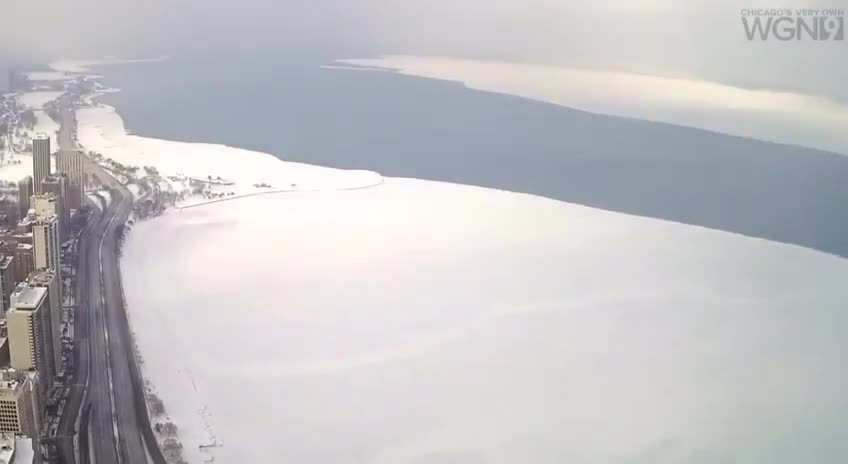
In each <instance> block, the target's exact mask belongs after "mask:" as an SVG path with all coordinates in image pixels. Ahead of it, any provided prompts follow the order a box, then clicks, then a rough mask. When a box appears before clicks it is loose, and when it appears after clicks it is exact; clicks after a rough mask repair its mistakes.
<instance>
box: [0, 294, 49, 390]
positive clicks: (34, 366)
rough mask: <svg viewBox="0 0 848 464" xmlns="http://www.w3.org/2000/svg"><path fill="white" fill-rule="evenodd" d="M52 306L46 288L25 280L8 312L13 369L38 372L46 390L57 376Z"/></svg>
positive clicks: (7, 322) (42, 387)
mask: <svg viewBox="0 0 848 464" xmlns="http://www.w3.org/2000/svg"><path fill="white" fill-rule="evenodd" d="M49 305H50V303H49V300H48V297H47V289H46V288H43V287H33V286H31V285H29V284H28V283H26V282H24V283H21V284H19V285H18V286H17V287H16V288H15V291H14V292H13V293H12V297H11V309H9V311H8V312H7V313H6V324H7V330H8V332H9V355H10V358H11V361H12V362H11V364H12V368H14V369H16V370H21V371H29V370H34V371H36V372H38V378H39V379H40V380H41V382H40V385H39V389H40V390H41V392H42V393H46V391H47V390H49V389H50V387H52V386H53V378H54V377H55V375H56V365H55V363H54V358H53V337H52V336H51V333H52V329H51V327H50V308H49ZM42 396H44V395H42Z"/></svg>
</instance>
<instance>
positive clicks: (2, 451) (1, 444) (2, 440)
mask: <svg viewBox="0 0 848 464" xmlns="http://www.w3.org/2000/svg"><path fill="white" fill-rule="evenodd" d="M14 458H15V434H14V433H10V432H3V433H0V464H10V463H13V462H15V461H13V460H12V459H14Z"/></svg>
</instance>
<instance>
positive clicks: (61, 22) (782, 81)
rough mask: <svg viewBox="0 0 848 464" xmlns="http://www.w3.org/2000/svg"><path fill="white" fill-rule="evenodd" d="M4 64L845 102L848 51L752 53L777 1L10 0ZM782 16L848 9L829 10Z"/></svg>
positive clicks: (810, 2)
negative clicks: (478, 71) (459, 74)
mask: <svg viewBox="0 0 848 464" xmlns="http://www.w3.org/2000/svg"><path fill="white" fill-rule="evenodd" d="M7 2H10V3H8V4H7V5H6V6H3V7H2V8H3V10H4V11H3V13H4V14H3V16H4V17H9V18H12V20H11V21H5V22H4V28H3V29H2V30H0V56H3V55H5V56H7V57H8V56H12V57H14V58H16V59H17V60H21V59H25V58H35V59H39V60H44V59H51V58H56V57H67V56H91V55H102V54H115V55H118V54H134V55H138V54H155V55H157V56H158V55H162V54H169V55H179V54H180V53H186V54H189V53H209V54H216V55H218V54H220V55H226V54H235V53H251V54H257V53H259V54H261V53H276V52H279V53H303V54H310V53H321V54H324V55H327V56H329V57H347V56H352V55H358V56H364V55H379V54H437V55H447V56H456V57H464V58H478V59H497V60H508V61H521V62H532V63H539V64H556V65H562V66H569V67H583V68H592V69H602V70H617V71H627V72H636V73H643V74H653V75H660V76H669V77H686V78H700V79H705V80H715V81H720V82H723V83H728V84H732V85H741V86H747V87H754V88H769V89H781V90H790V91H800V92H804V93H810V94H816V95H823V96H828V97H831V98H837V99H840V100H843V101H848V91H846V90H845V89H844V88H843V87H844V86H843V85H842V82H841V81H842V77H843V76H845V75H847V74H848V65H846V64H844V62H845V60H844V59H842V57H843V56H844V53H845V51H846V50H848V42H843V43H820V42H811V41H806V42H800V43H792V42H790V43H785V42H777V41H771V42H766V43H752V42H749V41H747V40H746V39H745V37H744V33H743V30H742V25H741V18H740V10H741V9H742V8H757V7H776V5H774V4H773V2H772V1H771V0H752V1H746V2H739V1H734V0H693V1H689V2H680V1H675V0H628V1H621V2H602V3H599V2H593V1H591V0H575V1H563V0H404V1H397V0H240V1H237V2H236V1H231V0H226V1H223V0H206V1H201V0H146V1H144V2H138V1H128V0H117V1H115V0H77V1H74V2H67V1H65V0H7ZM778 6H779V7H781V8H786V7H789V8H796V7H797V8H822V7H835V8H844V7H845V5H844V4H840V3H839V2H838V1H830V0H789V1H782V2H780V5H778Z"/></svg>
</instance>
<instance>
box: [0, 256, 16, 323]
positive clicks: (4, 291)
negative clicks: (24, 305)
mask: <svg viewBox="0 0 848 464" xmlns="http://www.w3.org/2000/svg"><path fill="white" fill-rule="evenodd" d="M14 260H15V257H14V256H12V255H7V254H0V296H2V301H0V313H2V314H3V315H5V314H6V311H7V310H8V309H9V297H11V296H12V291H14V290H15V284H16V281H15V268H14V265H13V264H12V263H13V262H14Z"/></svg>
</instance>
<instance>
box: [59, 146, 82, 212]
mask: <svg viewBox="0 0 848 464" xmlns="http://www.w3.org/2000/svg"><path fill="white" fill-rule="evenodd" d="M82 157H83V154H82V152H81V151H79V150H61V151H60V152H59V155H58V159H57V163H56V164H57V165H58V166H57V171H59V172H61V173H63V174H65V175H66V176H68V182H67V185H65V193H66V194H67V198H68V201H67V202H66V204H67V205H68V206H69V207H70V209H72V210H77V211H79V209H80V208H82V205H83V203H84V199H83V194H84V192H85V168H84V167H83V166H84V165H83V158H82Z"/></svg>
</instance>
